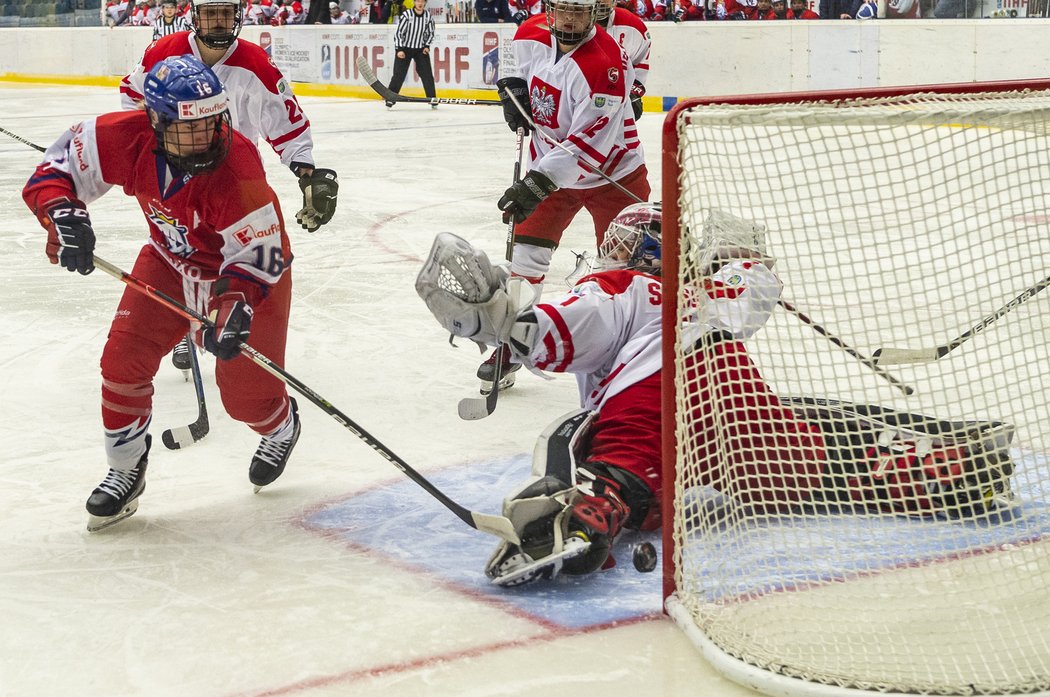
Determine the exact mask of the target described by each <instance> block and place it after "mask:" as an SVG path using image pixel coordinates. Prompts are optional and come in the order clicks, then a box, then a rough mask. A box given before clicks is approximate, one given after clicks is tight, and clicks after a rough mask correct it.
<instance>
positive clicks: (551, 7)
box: [547, 0, 598, 46]
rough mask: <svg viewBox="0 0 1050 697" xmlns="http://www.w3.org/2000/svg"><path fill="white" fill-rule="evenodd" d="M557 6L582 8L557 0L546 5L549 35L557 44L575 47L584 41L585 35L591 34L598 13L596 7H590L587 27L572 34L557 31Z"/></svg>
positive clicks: (595, 5)
mask: <svg viewBox="0 0 1050 697" xmlns="http://www.w3.org/2000/svg"><path fill="white" fill-rule="evenodd" d="M558 5H561V6H563V7H565V6H574V7H583V6H582V5H576V3H572V2H558V1H557V0H555V2H550V3H547V26H548V27H550V30H551V35H552V36H553V37H554V38H555V40H556V41H558V43H562V44H566V45H568V46H575V45H576V44H578V43H580V42H581V41H583V40H584V39H586V38H587V35H588V34H589V33H590V32H591V29H592V28H594V22H595V18H596V16H597V12H598V5H597V4H594V5H591V6H590V21H589V22H588V23H587V26H586V27H585V28H584V29H581V30H580V31H573V32H568V31H563V30H561V29H558V23H557V21H556V20H557V18H558Z"/></svg>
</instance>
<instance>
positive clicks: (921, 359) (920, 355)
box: [871, 348, 942, 365]
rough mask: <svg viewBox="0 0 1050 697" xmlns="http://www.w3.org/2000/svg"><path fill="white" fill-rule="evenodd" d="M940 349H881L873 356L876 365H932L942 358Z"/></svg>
mask: <svg viewBox="0 0 1050 697" xmlns="http://www.w3.org/2000/svg"><path fill="white" fill-rule="evenodd" d="M941 355H942V354H941V353H940V352H939V350H938V349H900V348H880V349H876V351H875V353H873V354H871V360H872V361H873V362H874V363H875V365H902V364H905V363H932V362H933V361H935V360H937V359H938V358H940V357H941Z"/></svg>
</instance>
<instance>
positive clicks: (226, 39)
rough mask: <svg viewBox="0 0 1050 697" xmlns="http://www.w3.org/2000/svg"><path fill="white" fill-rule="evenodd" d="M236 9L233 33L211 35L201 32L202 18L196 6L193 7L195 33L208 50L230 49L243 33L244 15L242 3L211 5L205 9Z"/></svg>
mask: <svg viewBox="0 0 1050 697" xmlns="http://www.w3.org/2000/svg"><path fill="white" fill-rule="evenodd" d="M225 6H232V7H234V8H235V9H234V11H233V31H229V32H226V33H223V34H215V33H209V34H205V33H204V32H203V31H201V17H200V12H199V9H198V7H197V5H196V4H194V5H193V33H194V34H196V35H197V38H198V39H200V40H201V41H202V42H203V43H204V45H205V46H207V47H208V48H229V47H230V46H232V45H233V42H234V40H236V38H237V36H238V34H240V33H241V20H242V19H243V17H244V15H243V12H242V10H241V3H239V2H238V3H232V2H231V3H209V4H207V5H204V7H225Z"/></svg>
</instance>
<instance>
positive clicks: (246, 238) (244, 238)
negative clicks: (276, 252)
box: [233, 223, 281, 247]
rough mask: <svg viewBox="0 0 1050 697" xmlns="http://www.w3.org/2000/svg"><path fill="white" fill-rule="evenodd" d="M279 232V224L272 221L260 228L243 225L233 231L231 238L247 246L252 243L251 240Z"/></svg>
mask: <svg viewBox="0 0 1050 697" xmlns="http://www.w3.org/2000/svg"><path fill="white" fill-rule="evenodd" d="M280 232H281V226H280V225H278V224H277V223H274V224H273V225H271V226H270V227H267V228H262V229H260V230H257V229H255V227H253V226H252V225H245V226H244V227H242V228H241V229H240V230H238V231H237V232H235V233H233V239H235V240H237V241H238V242H239V243H240V244H241V246H242V247H247V246H248V245H250V244H251V243H252V241H253V240H257V239H261V238H263V237H269V236H270V235H276V234H279V233H280Z"/></svg>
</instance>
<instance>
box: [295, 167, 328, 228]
mask: <svg viewBox="0 0 1050 697" xmlns="http://www.w3.org/2000/svg"><path fill="white" fill-rule="evenodd" d="M299 188H300V189H302V192H303V209H302V210H301V211H299V212H298V213H296V214H295V221H296V222H297V223H299V224H300V225H302V226H303V229H304V230H307V231H309V232H313V231H314V230H316V229H317V228H319V227H321V226H322V225H324V224H325V223H327V222H328V221H330V220H331V219H332V216H333V215H335V202H336V197H337V196H338V194H339V178H338V176H337V175H336V173H335V170H332V169H315V170H314V171H313V172H311V173H310V174H304V175H302V176H301V177H299Z"/></svg>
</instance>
